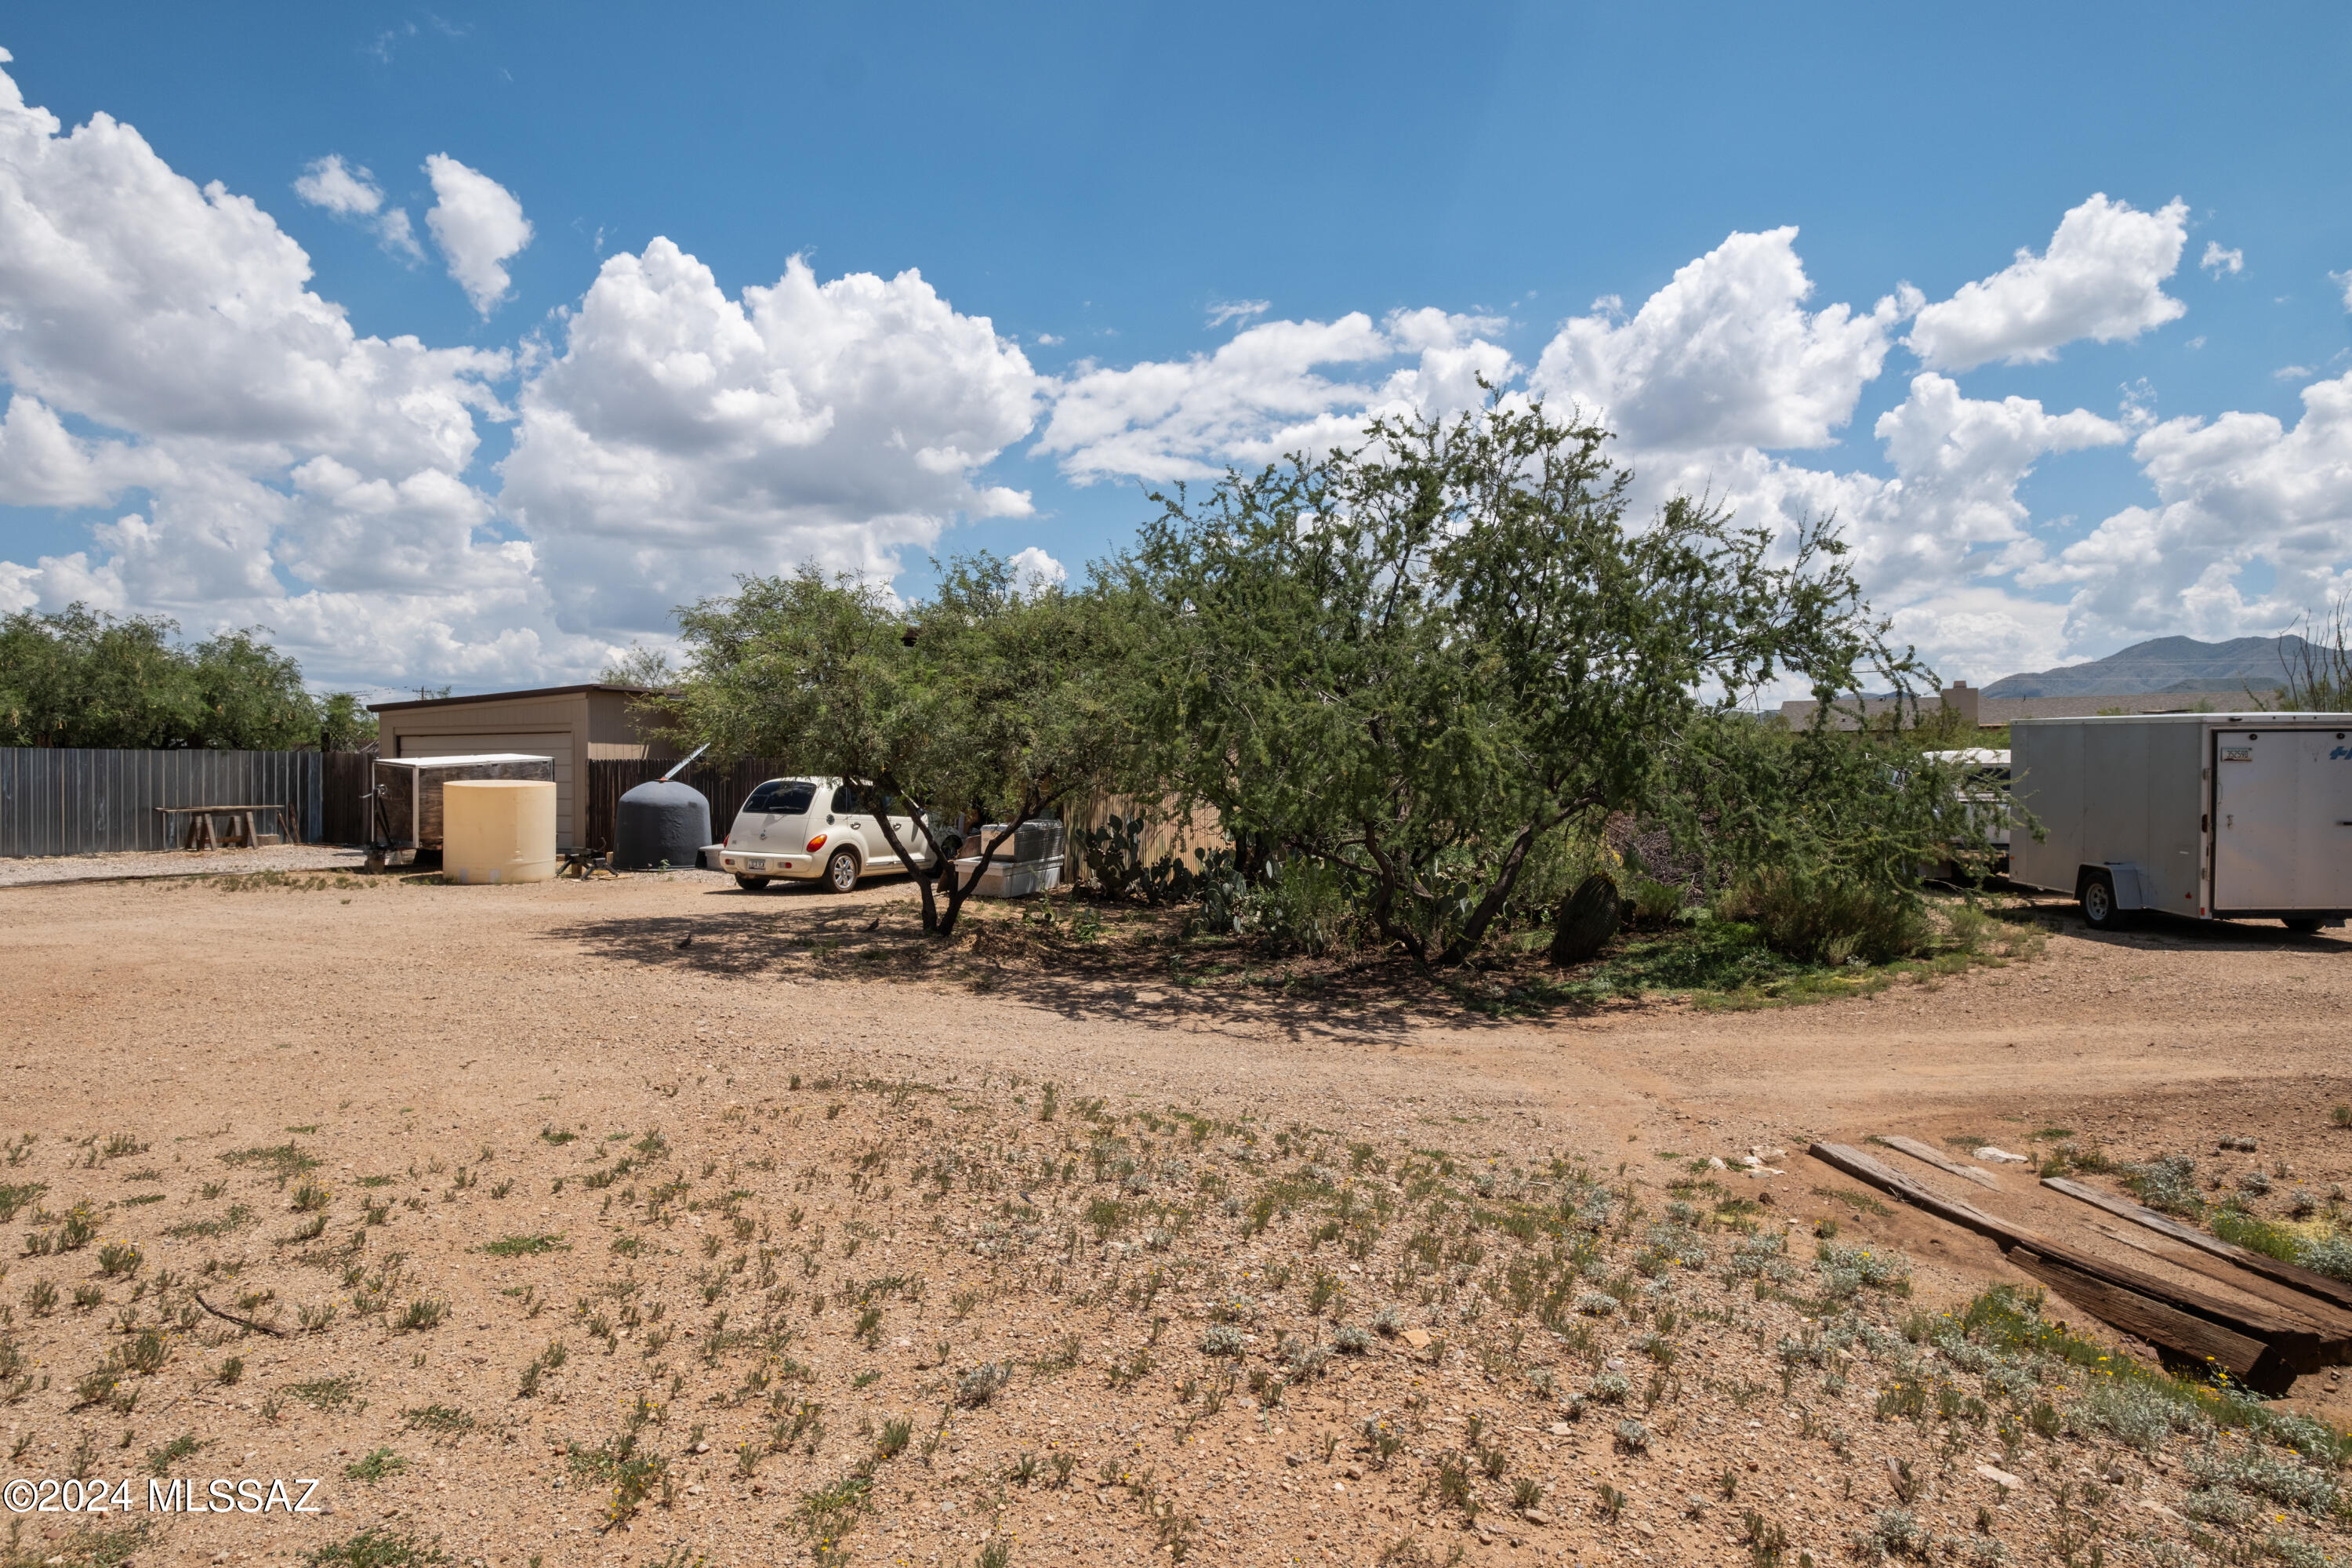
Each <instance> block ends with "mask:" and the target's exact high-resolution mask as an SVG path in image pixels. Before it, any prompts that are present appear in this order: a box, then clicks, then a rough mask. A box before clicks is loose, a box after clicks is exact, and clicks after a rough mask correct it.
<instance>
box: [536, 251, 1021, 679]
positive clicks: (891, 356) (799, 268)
mask: <svg viewBox="0 0 2352 1568" xmlns="http://www.w3.org/2000/svg"><path fill="white" fill-rule="evenodd" d="M1038 389H1039V381H1038V377H1037V376H1036V374H1035V373H1034V371H1032V370H1031V369H1030V366H1029V363H1028V361H1027V360H1026V359H1025V358H1024V357H1023V355H1022V353H1021V351H1020V350H1019V349H1018V348H1017V347H1015V346H1014V345H1013V344H1012V343H1010V342H1005V341H1004V340H1002V339H1000V338H999V337H998V336H997V335H996V332H995V331H994V329H993V328H992V326H991V325H990V323H989V321H987V320H986V319H985V318H982V317H972V316H965V315H961V314H960V313H958V312H957V311H956V310H954V309H953V307H951V306H950V305H949V304H948V302H947V301H946V300H942V299H940V296H939V294H938V293H937V292H936V291H935V290H934V289H932V288H931V286H930V285H929V283H927V282H925V281H924V280H923V278H922V276H921V274H919V273H917V272H912V271H909V272H903V273H901V274H899V275H898V277H896V278H893V279H882V278H877V277H876V276H874V275H872V274H870V273H856V274H853V275H851V276H849V277H845V278H839V279H834V280H832V281H830V282H819V281H818V279H817V278H816V276H815V274H814V272H812V271H811V270H810V268H809V267H808V264H807V263H806V262H805V261H803V260H802V259H800V258H793V260H792V262H791V263H790V264H789V265H788V266H787V267H786V268H785V271H784V275H783V276H782V278H780V279H777V281H776V282H775V283H774V284H773V285H772V286H771V287H767V288H756V287H755V288H750V289H744V290H743V294H742V297H741V298H740V300H736V299H730V298H728V296H727V295H726V294H725V293H723V292H721V290H720V289H719V284H718V280H717V279H715V278H714V277H712V275H711V272H710V268H708V267H706V266H705V265H703V264H702V263H701V262H700V261H698V260H697V259H696V258H693V257H692V256H689V255H688V254H686V253H685V252H684V251H682V250H680V249H679V248H678V247H677V246H676V245H674V244H672V243H671V242H670V241H669V240H667V239H656V240H655V241H654V242H653V243H652V244H650V245H648V246H646V249H645V252H644V254H643V255H641V256H631V255H620V256H615V257H613V258H610V259H608V260H607V261H606V262H605V263H604V267H603V268H602V269H601V270H600V271H599V272H598V274H597V277H596V281H595V282H594V283H593V285H592V286H591V287H590V288H589V289H588V292H587V295H586V297H585V298H583V300H581V302H580V306H579V308H578V309H577V310H574V311H572V313H571V314H570V316H569V318H568V319H567V320H566V321H565V323H564V342H563V346H562V352H561V353H559V354H557V355H556V356H555V357H554V358H553V359H551V361H550V362H549V363H547V364H546V365H545V366H544V368H542V369H541V370H540V371H539V372H538V373H537V374H535V375H534V376H533V377H532V378H531V380H530V383H529V384H527V385H526V386H525V387H524V389H523V392H522V395H521V398H520V405H521V413H522V425H521V428H520V432H519V434H518V435H517V437H516V440H515V447H514V450H513V452H512V453H511V454H510V455H509V457H508V458H506V459H505V460H504V461H503V462H502V463H501V464H500V473H501V475H502V477H503V479H504V481H505V484H504V489H503V490H502V491H501V493H500V500H501V503H502V505H503V506H504V508H505V510H507V511H508V512H509V515H511V516H512V517H514V518H515V519H516V520H517V521H520V523H521V524H522V525H523V526H524V527H525V528H526V529H527V530H528V531H530V535H531V537H532V540H533V542H534V543H535V544H537V545H538V547H539V548H540V550H541V557H542V560H541V570H542V573H543V574H544V576H545V579H546V581H547V582H548V584H550V586H551V590H552V591H553V593H554V594H555V595H556V598H557V601H558V604H559V605H560V607H561V612H562V616H563V619H564V624H565V625H566V626H578V627H585V626H601V627H606V628H616V629H619V630H621V631H625V632H636V631H646V632H651V631H657V630H658V629H659V628H661V627H662V626H665V625H666V624H667V619H668V612H669V609H670V607H671V606H672V605H677V604H678V603H681V602H683V601H685V600H688V599H691V598H694V597H696V596H697V595H703V594H709V593H713V592H717V591H719V590H721V589H724V588H725V587H726V586H727V585H728V583H729V581H730V576H731V574H734V573H736V572H775V571H779V570H783V569H786V568H789V567H791V566H793V565H794V564H797V563H800V562H802V561H805V560H816V561H820V562H823V563H825V564H827V565H830V566H833V567H835V568H836V569H841V570H848V571H856V572H864V573H871V574H878V575H882V576H888V575H890V574H893V573H894V572H895V571H896V570H897V567H898V557H897V554H896V552H897V551H898V550H899V549H900V548H901V547H904V546H910V545H912V546H926V547H927V546H929V544H930V543H931V542H933V541H934V540H936V539H937V538H938V536H939V533H940V530H941V529H942V528H943V527H944V526H945V525H946V523H947V522H948V521H949V520H950V518H951V517H952V516H954V515H956V514H958V513H961V514H964V515H969V516H975V517H978V516H998V517H1003V516H1022V515H1025V514H1026V513H1027V512H1028V510H1030V502H1029V498H1028V497H1027V496H1026V495H1025V494H1024V493H1022V492H1020V491H1016V490H1013V489H1007V488H1004V487H1002V486H994V485H986V484H983V483H981V482H979V480H978V478H977V476H978V473H979V470H980V469H982V468H984V467H985V466H986V465H987V464H988V463H989V462H990V461H991V460H992V459H993V458H994V457H995V456H996V454H997V453H998V452H999V451H1000V450H1001V449H1003V447H1005V446H1006V445H1007V444H1008V443H1010V442H1012V441H1014V440H1016V439H1018V438H1019V437H1021V436H1022V434H1023V433H1024V432H1025V431H1026V430H1027V429H1028V428H1029V427H1030V426H1031V424H1032V423H1033V422H1034V419H1035V416H1036V397H1037V393H1038Z"/></svg>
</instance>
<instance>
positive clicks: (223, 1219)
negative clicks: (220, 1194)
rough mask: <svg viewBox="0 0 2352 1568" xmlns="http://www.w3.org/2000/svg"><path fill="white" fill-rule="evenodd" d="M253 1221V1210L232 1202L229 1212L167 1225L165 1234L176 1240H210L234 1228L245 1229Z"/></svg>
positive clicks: (164, 1229)
mask: <svg viewBox="0 0 2352 1568" xmlns="http://www.w3.org/2000/svg"><path fill="white" fill-rule="evenodd" d="M252 1223H253V1211H252V1210H251V1209H249V1208H247V1207H246V1206H245V1205H243V1204H231V1205H229V1210H228V1213H226V1214H225V1215H218V1216H217V1217H215V1218H213V1219H192V1220H184V1221H183V1222H182V1223H180V1224H178V1225H172V1226H164V1227H163V1234H164V1235H165V1236H168V1237H171V1238H172V1239H173V1240H174V1241H210V1240H213V1239H215V1238H216V1237H224V1236H226V1235H228V1234H229V1232H231V1231H233V1230H243V1229H244V1228H245V1227H246V1226H249V1225H251V1224H252Z"/></svg>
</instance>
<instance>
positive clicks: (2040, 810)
mask: <svg viewBox="0 0 2352 1568" xmlns="http://www.w3.org/2000/svg"><path fill="white" fill-rule="evenodd" d="M2009 733H2010V742H2009V746H2010V771H2011V781H2012V782H2011V794H2012V797H2013V798H2014V800H2015V801H2016V803H2017V804H2018V805H2020V806H2021V807H2023V808H2024V810H2026V811H2030V812H2032V814H2033V816H2035V817H2037V818H2039V819H2040V821H2041V824H2042V837H2040V838H2035V837H2032V835H2030V834H2027V833H2025V832H2022V831H2020V832H2018V833H2016V834H2014V835H2012V836H2011V844H2010V857H2009V877H2010V880H2011V881H2013V882H2018V883H2021V884H2023V885H2025V886H2027V887H2031V888H2043V889H2049V890H2051V891H2053V892H2065V893H2072V894H2073V895H2074V897H2075V898H2076V899H2078V900H2081V901H2082V905H2083V916H2084V919H2085V920H2086V921H2089V922H2090V923H2091V924H2092V925H2094V926H2097V927H2100V928H2102V929H2106V928H2111V927H2114V926H2117V925H2121V924H2123V923H2124V922H2125V921H2127V920H2128V919H2129V918H2130V917H2131V914H2132V912H2133V911H2135V910H2167V911H2168V912H2170V913H2172V914H2176V915H2183V916H2186V917H2188V918H2189V919H2192V920H2252V919H2269V920H2277V921H2284V922H2285V923H2286V926H2287V929H2288V930H2290V931H2317V930H2319V929H2320V928H2321V927H2322V926H2336V925H2342V924H2343V923H2344V919H2345V916H2346V915H2347V914H2352V713H2134V714H2124V715H2118V716H2116V717H2113V718H2103V719H2021V720H2018V721H2015V722H2014V723H2012V724H2011V726H2010V731H2009ZM2021 820H2022V819H2021Z"/></svg>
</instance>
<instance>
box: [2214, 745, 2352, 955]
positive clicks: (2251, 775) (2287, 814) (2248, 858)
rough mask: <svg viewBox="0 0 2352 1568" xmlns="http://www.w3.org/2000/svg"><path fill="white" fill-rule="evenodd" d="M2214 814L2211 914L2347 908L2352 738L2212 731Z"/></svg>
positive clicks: (2351, 891) (2351, 860)
mask: <svg viewBox="0 0 2352 1568" xmlns="http://www.w3.org/2000/svg"><path fill="white" fill-rule="evenodd" d="M2213 816H2214V821H2213V905H2214V908H2215V909H2216V910H2341V909H2347V908H2352V741H2346V740H2339V739H2337V738H2336V731H2332V730H2263V729H2251V728H2250V729H2245V730H2220V731H2215V732H2214V735H2213Z"/></svg>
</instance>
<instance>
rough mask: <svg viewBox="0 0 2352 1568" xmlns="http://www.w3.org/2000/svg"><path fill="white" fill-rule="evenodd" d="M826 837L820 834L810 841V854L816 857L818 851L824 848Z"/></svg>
mask: <svg viewBox="0 0 2352 1568" xmlns="http://www.w3.org/2000/svg"><path fill="white" fill-rule="evenodd" d="M826 837H827V836H826V835H824V834H822V833H820V834H818V835H817V836H816V837H814V838H812V839H810V840H809V841H808V852H809V853H810V854H812V855H814V854H815V853H816V852H817V851H818V850H820V849H822V848H824V841H825V838H826Z"/></svg>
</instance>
